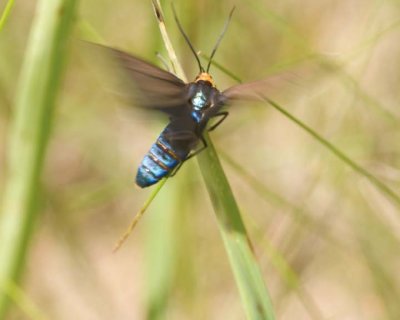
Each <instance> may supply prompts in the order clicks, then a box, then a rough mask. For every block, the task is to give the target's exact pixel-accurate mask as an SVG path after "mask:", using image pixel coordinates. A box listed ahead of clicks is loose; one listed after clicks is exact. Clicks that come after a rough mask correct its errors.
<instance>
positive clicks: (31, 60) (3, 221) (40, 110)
mask: <svg viewBox="0 0 400 320" xmlns="http://www.w3.org/2000/svg"><path fill="white" fill-rule="evenodd" d="M76 3H77V1H76V0H54V1H50V2H49V1H47V0H41V1H39V3H38V5H37V15H36V17H35V19H34V22H33V27H32V32H31V35H30V37H29V43H28V46H27V51H26V55H25V60H24V64H23V67H22V72H21V76H20V80H19V87H18V91H17V96H16V105H15V112H14V118H13V123H12V127H11V132H10V137H9V138H10V140H9V145H8V158H7V164H8V176H7V181H6V187H5V193H4V199H3V206H2V214H1V216H0V261H2V263H1V264H0V288H3V289H4V288H6V287H8V286H9V285H10V283H13V282H17V281H18V279H19V275H20V273H21V271H22V268H23V263H24V258H25V255H26V252H27V249H28V244H29V239H30V236H31V233H32V230H33V226H34V224H35V220H36V217H37V215H36V212H37V204H38V198H39V195H40V191H39V190H40V188H39V186H40V176H41V171H42V167H43V160H44V156H45V151H46V145H47V141H48V139H49V135H50V126H51V119H52V113H53V112H52V111H53V109H54V105H55V100H56V96H57V92H58V89H59V85H60V80H61V76H62V70H63V66H64V64H65V61H64V60H65V57H66V55H65V52H66V50H65V46H66V44H67V39H68V36H69V34H70V31H71V27H72V22H73V19H72V18H73V16H74V12H75V7H76ZM8 301H9V299H8V296H7V294H6V292H5V291H4V290H1V292H0V319H3V318H4V317H5V313H6V311H7V308H8V304H9V303H8Z"/></svg>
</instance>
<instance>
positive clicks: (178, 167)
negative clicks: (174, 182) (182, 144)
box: [168, 160, 186, 177]
mask: <svg viewBox="0 0 400 320" xmlns="http://www.w3.org/2000/svg"><path fill="white" fill-rule="evenodd" d="M185 161H186V160H183V161H180V162H179V164H178V165H177V166H176V167H175V168H174V170H172V171H171V173H170V174H169V175H168V177H173V176H174V175H176V173H177V172H178V171H179V169H180V168H181V167H182V164H183V163H184V162H185Z"/></svg>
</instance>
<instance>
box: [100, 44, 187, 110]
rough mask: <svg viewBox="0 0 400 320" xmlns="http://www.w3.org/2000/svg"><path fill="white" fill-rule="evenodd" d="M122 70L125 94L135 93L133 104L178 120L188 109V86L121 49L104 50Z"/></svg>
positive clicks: (170, 74)
mask: <svg viewBox="0 0 400 320" xmlns="http://www.w3.org/2000/svg"><path fill="white" fill-rule="evenodd" d="M104 48H105V49H106V50H108V51H109V52H110V53H111V55H112V57H113V58H114V61H116V62H117V65H118V67H119V68H120V69H121V71H122V74H123V76H124V77H123V78H124V81H125V83H124V84H122V85H123V86H126V90H128V91H129V93H131V92H132V91H133V93H134V94H133V99H134V102H135V103H136V104H137V105H139V106H141V107H143V108H149V109H155V110H159V111H162V112H165V113H166V114H168V115H169V116H173V117H176V116H179V115H180V114H182V112H185V111H186V109H187V102H188V99H189V84H186V83H185V82H183V81H182V80H181V79H179V78H178V77H176V76H175V75H173V74H172V73H170V72H167V71H164V70H162V69H160V68H158V67H156V66H154V65H152V64H150V63H148V62H146V61H144V60H142V59H140V58H137V57H135V56H132V55H130V54H128V53H126V52H123V51H121V50H118V49H113V48H109V47H104Z"/></svg>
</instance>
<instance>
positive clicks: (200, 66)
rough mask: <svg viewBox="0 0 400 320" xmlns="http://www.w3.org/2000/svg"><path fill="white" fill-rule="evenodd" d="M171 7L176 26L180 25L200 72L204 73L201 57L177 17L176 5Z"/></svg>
mask: <svg viewBox="0 0 400 320" xmlns="http://www.w3.org/2000/svg"><path fill="white" fill-rule="evenodd" d="M171 6H172V11H173V13H174V18H175V21H176V24H177V25H178V28H179V31H180V32H181V33H182V35H183V37H184V38H185V41H186V43H187V44H188V45H189V47H190V50H192V52H193V54H194V56H195V58H196V60H197V63H198V65H199V69H200V72H204V68H203V66H202V65H201V63H200V59H199V57H198V55H197V53H196V50H194V48H193V46H192V44H191V43H190V40H189V38H188V36H187V35H186V33H185V31H183V28H182V26H181V23H180V22H179V19H178V16H177V15H176V11H175V7H174V4H173V3H172V4H171Z"/></svg>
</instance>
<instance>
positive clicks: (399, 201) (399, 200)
mask: <svg viewBox="0 0 400 320" xmlns="http://www.w3.org/2000/svg"><path fill="white" fill-rule="evenodd" d="M212 63H213V64H214V65H215V67H216V68H218V69H220V70H221V71H222V72H224V70H226V68H224V67H222V68H221V65H220V64H218V63H215V62H212ZM230 74H231V72H230V73H227V75H228V76H229V75H230ZM232 79H234V80H236V81H237V82H239V83H242V81H241V79H240V78H239V77H237V76H235V75H234V77H232ZM256 94H257V95H258V96H259V97H260V99H261V100H263V101H265V102H267V103H268V104H270V105H271V106H272V107H274V108H275V109H276V110H278V111H279V112H280V113H282V114H283V115H284V116H285V117H287V118H289V120H291V121H292V122H294V123H295V124H297V125H298V126H299V127H300V128H302V129H303V130H305V131H306V132H307V133H308V134H310V135H311V136H312V137H314V138H315V139H316V140H317V141H318V142H319V143H320V144H322V145H323V146H324V147H325V148H327V149H328V150H329V151H331V152H332V154H334V155H335V156H336V157H338V158H339V159H340V160H342V161H343V162H345V163H346V164H347V165H348V166H350V167H351V168H352V169H353V170H354V171H356V172H357V173H359V174H360V175H362V176H364V177H365V178H367V179H368V180H369V181H370V182H371V183H372V184H373V185H374V186H375V187H377V188H378V189H379V190H381V191H382V192H383V193H384V194H386V195H387V196H388V198H389V199H390V200H392V202H393V203H394V204H395V205H396V206H397V207H398V209H400V195H398V194H397V193H396V192H394V191H393V190H392V189H391V188H389V187H388V186H387V185H386V184H385V183H383V182H382V181H381V180H379V179H378V178H377V177H375V176H374V175H373V174H371V173H370V172H368V171H367V170H366V169H364V168H363V167H362V166H361V165H359V164H358V163H356V162H355V161H353V160H351V159H350V157H349V156H347V155H346V154H345V153H344V152H343V151H341V150H340V149H339V148H337V147H336V146H335V145H334V144H332V143H331V142H329V141H328V140H326V139H325V138H323V137H322V136H321V135H320V134H318V133H317V132H316V131H314V130H313V129H312V128H310V127H309V126H307V125H306V124H305V123H304V122H302V121H301V120H300V119H298V118H296V117H295V116H293V115H292V114H291V113H290V112H288V111H286V110H285V109H284V108H283V107H282V106H280V105H279V104H277V103H276V102H274V101H273V100H271V99H269V98H268V97H266V96H264V95H263V94H261V93H260V92H256Z"/></svg>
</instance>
